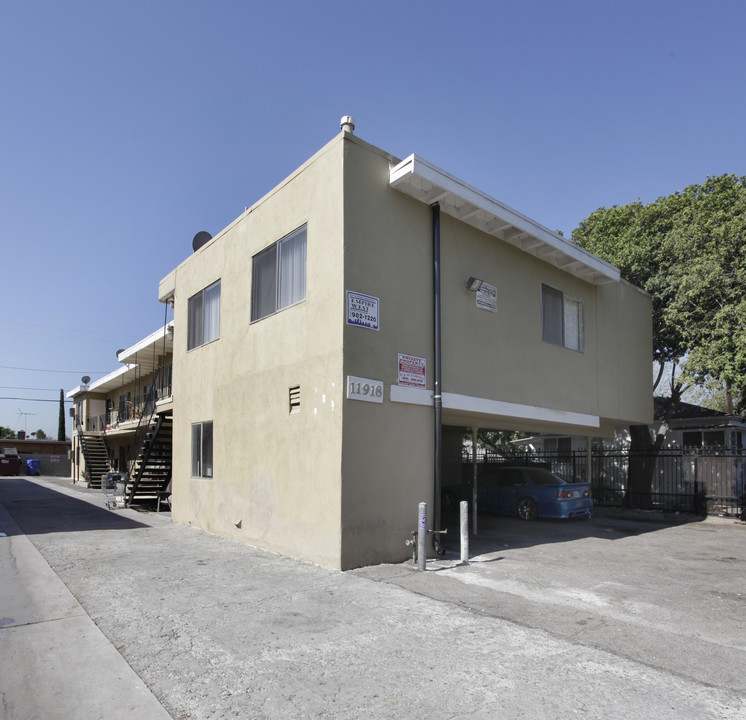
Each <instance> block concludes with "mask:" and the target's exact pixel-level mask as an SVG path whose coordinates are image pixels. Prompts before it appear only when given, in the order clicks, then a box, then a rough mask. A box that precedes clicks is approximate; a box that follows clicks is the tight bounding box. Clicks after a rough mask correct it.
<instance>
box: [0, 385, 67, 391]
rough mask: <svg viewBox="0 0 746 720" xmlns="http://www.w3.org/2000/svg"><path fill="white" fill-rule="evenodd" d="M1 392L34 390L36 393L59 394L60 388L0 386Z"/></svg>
mask: <svg viewBox="0 0 746 720" xmlns="http://www.w3.org/2000/svg"><path fill="white" fill-rule="evenodd" d="M0 389H1V390H36V391H37V392H59V391H60V388H35V387H19V386H18V385H0Z"/></svg>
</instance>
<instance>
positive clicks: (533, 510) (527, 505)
mask: <svg viewBox="0 0 746 720" xmlns="http://www.w3.org/2000/svg"><path fill="white" fill-rule="evenodd" d="M518 517H519V518H521V520H536V518H537V517H539V509H538V508H537V507H536V503H535V502H534V501H533V500H532V499H531V498H527V497H526V498H521V499H520V500H519V501H518Z"/></svg>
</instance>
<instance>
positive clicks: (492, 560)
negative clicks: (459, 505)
mask: <svg viewBox="0 0 746 720" xmlns="http://www.w3.org/2000/svg"><path fill="white" fill-rule="evenodd" d="M444 525H449V532H451V530H452V529H453V528H454V527H455V529H456V530H457V529H458V522H454V518H453V517H445V518H444ZM448 542H449V544H450V551H449V553H448V555H447V557H446V558H445V559H444V560H439V561H429V562H428V565H427V571H426V572H424V573H423V572H416V571H414V570H413V569H412V568H411V563H409V564H404V565H381V566H377V567H370V568H364V569H362V570H359V571H355V572H356V574H358V575H361V576H363V577H367V578H369V579H375V580H379V581H382V582H387V583H392V584H395V585H398V586H400V587H403V588H406V589H408V590H410V591H412V592H417V593H420V594H423V595H427V596H428V597H431V598H433V599H436V600H440V601H442V602H446V603H453V604H455V605H458V606H459V607H462V608H468V609H469V610H471V611H473V612H476V613H478V614H480V615H488V616H491V617H496V618H502V619H505V620H509V621H512V622H514V623H516V624H519V625H521V626H524V627H530V628H535V629H541V630H544V631H546V632H548V633H550V634H552V635H553V636H555V637H561V638H564V639H567V640H568V641H570V642H572V643H575V644H579V645H584V646H588V647H594V648H598V649H603V650H605V651H608V652H610V653H613V654H615V655H617V656H619V657H624V658H628V659H630V660H634V661H636V662H639V663H644V664H647V665H651V666H653V667H656V668H661V669H665V670H666V671H668V672H672V673H675V674H677V675H679V676H682V677H686V678H690V679H691V680H692V681H694V682H704V683H707V684H708V685H712V686H714V687H722V688H729V689H732V690H737V691H739V692H743V691H744V690H746V666H745V665H744V662H743V661H744V659H746V655H745V653H746V523H743V522H742V521H740V520H738V519H735V518H721V517H708V518H706V519H701V518H697V517H695V516H688V515H680V514H662V513H658V512H645V511H625V510H612V509H606V508H597V509H596V513H595V515H594V517H593V519H591V520H577V521H566V520H538V521H535V522H524V521H522V520H519V519H517V518H512V517H499V516H489V515H480V516H479V518H478V534H477V536H476V537H474V536H472V538H471V539H470V550H471V553H470V554H471V559H470V562H469V564H467V565H462V564H461V563H460V562H458V558H459V548H458V545H457V543H458V537H457V536H453V535H451V536H450V538H449V540H448Z"/></svg>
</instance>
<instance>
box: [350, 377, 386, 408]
mask: <svg viewBox="0 0 746 720" xmlns="http://www.w3.org/2000/svg"><path fill="white" fill-rule="evenodd" d="M347 399H348V400H363V401H364V402H375V403H382V402H383V383H382V382H381V381H380V380H370V379H368V378H360V377H354V376H352V375H348V376H347Z"/></svg>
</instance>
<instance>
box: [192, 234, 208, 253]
mask: <svg viewBox="0 0 746 720" xmlns="http://www.w3.org/2000/svg"><path fill="white" fill-rule="evenodd" d="M210 240H212V235H210V233H209V232H207V231H206V230H200V231H199V232H198V233H197V234H196V235H195V236H194V238H192V250H193V251H194V252H197V250H199V249H200V248H201V247H202V246H203V245H204V244H205V243H208V242H210Z"/></svg>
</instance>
